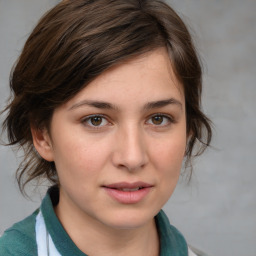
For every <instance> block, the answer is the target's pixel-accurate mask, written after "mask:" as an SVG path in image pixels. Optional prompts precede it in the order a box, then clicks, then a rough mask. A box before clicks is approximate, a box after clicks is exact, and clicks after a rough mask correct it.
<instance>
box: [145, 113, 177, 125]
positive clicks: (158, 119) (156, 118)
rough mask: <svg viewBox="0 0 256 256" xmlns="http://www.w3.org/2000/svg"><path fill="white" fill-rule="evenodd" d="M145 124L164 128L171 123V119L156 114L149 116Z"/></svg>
mask: <svg viewBox="0 0 256 256" xmlns="http://www.w3.org/2000/svg"><path fill="white" fill-rule="evenodd" d="M147 123H148V124H151V125H156V126H166V125H168V124H170V123H173V119H172V118H171V117H170V116H168V115H163V114H156V115H153V116H151V117H150V118H149V119H148V120H147Z"/></svg>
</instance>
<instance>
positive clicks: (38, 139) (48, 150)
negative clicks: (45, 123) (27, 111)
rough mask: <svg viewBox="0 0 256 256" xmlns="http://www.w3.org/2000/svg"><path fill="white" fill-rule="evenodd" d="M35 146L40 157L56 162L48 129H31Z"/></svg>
mask: <svg viewBox="0 0 256 256" xmlns="http://www.w3.org/2000/svg"><path fill="white" fill-rule="evenodd" d="M31 134H32V138H33V144H34V147H35V149H36V150H37V152H38V153H39V155H40V156H41V157H42V158H44V159H45V160H46V161H49V162H52V161H54V157H53V148H52V142H51V139H50V136H49V133H48V131H47V129H45V128H42V129H36V128H33V127H31Z"/></svg>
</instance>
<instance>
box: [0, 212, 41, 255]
mask: <svg viewBox="0 0 256 256" xmlns="http://www.w3.org/2000/svg"><path fill="white" fill-rule="evenodd" d="M37 213H38V211H35V212H34V213H33V214H32V215H30V216H29V217H27V218H26V219H24V220H22V221H20V222H18V223H16V224H14V225H13V226H12V227H11V228H9V229H7V230H6V231H5V232H4V234H3V236H1V237H0V255H5V256H16V255H19V256H25V255H26V256H32V255H33V256H35V255H37V245H36V236H35V221H36V215H37Z"/></svg>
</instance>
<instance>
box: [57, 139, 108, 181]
mask: <svg viewBox="0 0 256 256" xmlns="http://www.w3.org/2000/svg"><path fill="white" fill-rule="evenodd" d="M59 141H60V142H61V143H59V144H58V145H56V147H55V150H54V151H55V152H54V156H55V158H54V160H55V164H56V168H57V172H58V175H59V178H60V182H62V181H63V182H64V180H72V181H73V182H76V183H77V184H78V183H79V184H80V183H83V182H86V181H88V180H89V179H90V180H92V179H94V178H95V177H96V176H97V175H98V174H99V172H100V170H101V169H102V167H103V166H104V164H105V161H106V159H107V154H108V152H107V150H106V146H105V145H104V144H103V143H98V142H95V141H91V140H90V138H81V137H80V138H74V137H72V138H70V139H68V138H65V139H62V140H59Z"/></svg>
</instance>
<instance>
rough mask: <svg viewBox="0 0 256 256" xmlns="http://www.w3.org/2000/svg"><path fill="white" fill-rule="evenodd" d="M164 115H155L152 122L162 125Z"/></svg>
mask: <svg viewBox="0 0 256 256" xmlns="http://www.w3.org/2000/svg"><path fill="white" fill-rule="evenodd" d="M163 120H164V117H163V116H153V117H152V123H153V124H155V125H160V124H162V123H163Z"/></svg>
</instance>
